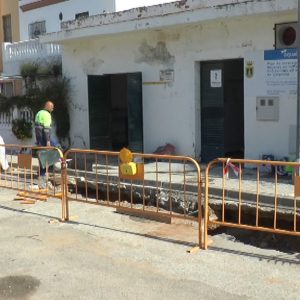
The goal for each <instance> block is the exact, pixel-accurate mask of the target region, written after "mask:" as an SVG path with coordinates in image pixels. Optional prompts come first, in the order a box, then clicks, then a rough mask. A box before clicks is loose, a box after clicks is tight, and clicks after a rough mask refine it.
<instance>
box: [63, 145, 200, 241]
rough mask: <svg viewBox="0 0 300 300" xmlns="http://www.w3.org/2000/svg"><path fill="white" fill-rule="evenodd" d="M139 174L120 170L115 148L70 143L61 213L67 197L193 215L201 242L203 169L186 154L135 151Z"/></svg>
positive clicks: (153, 213)
mask: <svg viewBox="0 0 300 300" xmlns="http://www.w3.org/2000/svg"><path fill="white" fill-rule="evenodd" d="M133 157H134V161H135V162H136V164H137V174H136V175H134V176H124V175H122V174H121V173H120V169H119V166H120V160H119V152H110V151H96V150H80V149H71V150H69V151H67V152H66V153H65V155H64V161H65V162H66V165H65V167H64V168H63V178H64V181H65V182H66V185H65V191H64V197H65V199H64V200H63V203H64V208H63V211H64V219H65V220H69V202H70V201H79V202H84V203H91V204H96V205H103V206H109V207H115V208H117V210H119V211H120V212H123V213H128V214H132V213H135V214H137V215H139V216H145V217H150V218H152V217H153V218H154V219H157V218H162V219H164V220H166V222H170V220H171V218H179V219H185V220H192V221H195V222H197V223H198V241H199V246H200V247H202V234H201V225H202V201H201V173H200V167H199V165H198V163H197V162H196V161H195V160H194V159H192V158H189V157H184V156H168V155H152V154H141V153H133Z"/></svg>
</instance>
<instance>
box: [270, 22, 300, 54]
mask: <svg viewBox="0 0 300 300" xmlns="http://www.w3.org/2000/svg"><path fill="white" fill-rule="evenodd" d="M297 27H298V23H297V22H291V23H282V24H275V49H283V48H296V47H297V38H298V32H297Z"/></svg>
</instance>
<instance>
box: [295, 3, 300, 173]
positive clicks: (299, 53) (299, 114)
mask: <svg viewBox="0 0 300 300" xmlns="http://www.w3.org/2000/svg"><path fill="white" fill-rule="evenodd" d="M297 61H298V85H297V128H296V132H297V136H296V161H297V162H299V161H300V145H299V143H300V4H299V1H298V23H297ZM297 173H299V170H298V172H297ZM297 175H299V174H297Z"/></svg>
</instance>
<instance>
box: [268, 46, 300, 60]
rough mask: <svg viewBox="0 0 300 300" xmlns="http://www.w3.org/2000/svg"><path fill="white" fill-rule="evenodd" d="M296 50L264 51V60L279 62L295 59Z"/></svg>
mask: <svg viewBox="0 0 300 300" xmlns="http://www.w3.org/2000/svg"><path fill="white" fill-rule="evenodd" d="M297 58H298V55H297V49H296V48H290V49H280V50H265V52H264V59H265V60H280V59H297Z"/></svg>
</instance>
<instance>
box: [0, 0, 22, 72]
mask: <svg viewBox="0 0 300 300" xmlns="http://www.w3.org/2000/svg"><path fill="white" fill-rule="evenodd" d="M0 12H1V19H0V28H1V30H0V41H1V44H2V43H12V42H18V41H19V40H20V26H19V1H18V0H11V1H6V0H1V1H0ZM0 51H1V53H0V54H1V55H0V58H1V59H0V72H1V73H2V72H3V61H2V47H1V49H0Z"/></svg>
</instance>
